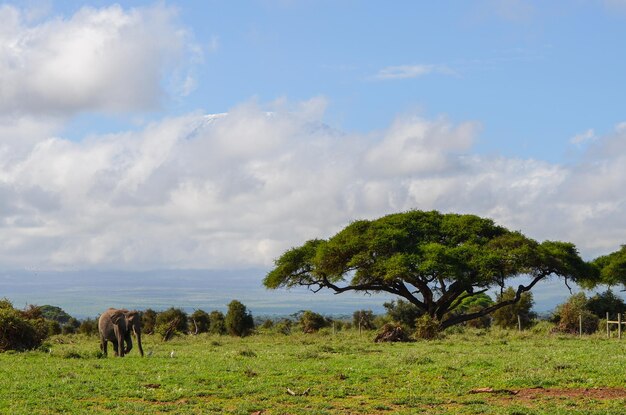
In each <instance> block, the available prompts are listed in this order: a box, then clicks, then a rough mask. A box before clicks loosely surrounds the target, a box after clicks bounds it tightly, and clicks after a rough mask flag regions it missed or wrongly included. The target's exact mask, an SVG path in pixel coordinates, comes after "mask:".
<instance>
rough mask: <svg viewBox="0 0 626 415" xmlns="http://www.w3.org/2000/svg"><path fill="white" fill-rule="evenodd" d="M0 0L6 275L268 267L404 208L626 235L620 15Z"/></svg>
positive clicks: (488, 7) (499, 4)
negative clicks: (286, 254)
mask: <svg viewBox="0 0 626 415" xmlns="http://www.w3.org/2000/svg"><path fill="white" fill-rule="evenodd" d="M0 4H1V5H0V22H2V25H1V26H0V227H1V232H0V246H2V250H0V269H4V270H10V269H20V270H32V271H33V272H36V271H37V270H45V271H51V270H71V271H76V270H111V269H117V270H125V271H145V270H150V269H229V270H233V269H234V270H236V269H250V268H260V269H268V268H269V267H271V265H272V263H273V260H274V259H275V258H277V257H278V256H279V255H280V254H281V253H282V252H283V251H285V250H286V249H288V248H290V247H292V246H296V245H299V244H301V243H303V242H304V241H306V240H308V239H311V238H328V237H330V236H332V235H333V234H334V233H336V232H337V231H339V230H340V229H341V228H343V227H344V226H345V225H346V224H348V223H349V222H350V221H353V220H357V219H364V218H365V219H368V218H376V217H379V216H382V215H385V214H388V213H392V212H398V211H406V210H409V209H423V210H430V209H437V210H440V211H442V212H458V213H472V214H477V215H480V216H485V217H490V218H492V219H494V220H495V221H496V222H497V223H498V224H500V225H503V226H506V227H508V228H509V229H513V230H520V231H522V232H523V233H524V234H525V235H527V236H529V237H532V238H535V239H537V240H539V241H543V240H546V239H551V240H564V241H570V242H574V243H575V244H576V245H577V247H578V248H579V250H580V253H581V255H582V256H583V257H584V258H586V259H592V258H594V257H596V256H598V255H603V254H606V253H609V252H612V251H615V250H617V249H619V247H620V245H621V244H624V243H626V196H625V193H624V189H625V188H626V105H624V97H625V96H626V95H625V92H626V82H625V78H624V74H626V55H625V54H624V53H623V52H624V42H625V41H626V1H623V0H568V1H551V2H544V1H524V0H501V1H496V0H476V1H472V2H467V1H452V0H451V1H438V2H430V1H428V2H426V1H422V2H419V1H397V2H370V1H348V0H346V1H322V0H321V1H310V0H258V1H246V2H244V1H206V0H204V1H184V2H183V1H158V2H153V1H121V2H119V3H111V2H106V1H91V2H84V1H80V2H79V1H36V0H32V1H22V2H6V3H0Z"/></svg>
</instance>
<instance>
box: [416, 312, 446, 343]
mask: <svg viewBox="0 0 626 415" xmlns="http://www.w3.org/2000/svg"><path fill="white" fill-rule="evenodd" d="M439 328H440V327H439V322H438V321H437V320H435V319H434V318H432V317H431V316H429V315H428V314H424V315H423V316H421V317H418V318H417V319H416V320H415V334H414V337H415V338H416V339H419V340H433V339H436V338H437V337H438V336H439Z"/></svg>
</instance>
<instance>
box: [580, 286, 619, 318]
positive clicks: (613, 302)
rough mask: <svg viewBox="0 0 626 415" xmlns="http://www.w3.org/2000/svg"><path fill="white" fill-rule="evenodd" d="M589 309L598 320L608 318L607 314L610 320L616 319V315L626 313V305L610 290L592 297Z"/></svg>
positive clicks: (589, 301) (588, 303)
mask: <svg viewBox="0 0 626 415" xmlns="http://www.w3.org/2000/svg"><path fill="white" fill-rule="evenodd" d="M587 308H588V309H589V311H591V312H592V313H593V314H595V315H596V316H598V318H606V313H609V318H615V315H616V314H618V313H624V312H625V311H626V303H624V301H623V300H622V299H621V298H619V297H618V296H616V295H615V294H614V293H613V291H611V290H610V289H609V290H606V291H605V292H603V293H601V294H596V295H594V296H593V297H591V298H590V299H589V300H588V301H587Z"/></svg>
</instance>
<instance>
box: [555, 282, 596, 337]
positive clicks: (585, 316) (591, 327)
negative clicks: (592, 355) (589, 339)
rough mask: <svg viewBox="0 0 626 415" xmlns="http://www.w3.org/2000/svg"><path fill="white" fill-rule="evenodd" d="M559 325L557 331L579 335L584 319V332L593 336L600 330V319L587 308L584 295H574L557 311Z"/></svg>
mask: <svg viewBox="0 0 626 415" xmlns="http://www.w3.org/2000/svg"><path fill="white" fill-rule="evenodd" d="M556 314H557V315H558V323H557V326H556V330H557V331H559V332H561V333H571V334H578V333H579V330H580V327H579V325H580V319H581V318H582V331H583V333H585V334H592V333H595V332H596V331H597V330H598V324H599V321H600V319H599V318H598V316H596V315H595V314H593V313H592V312H591V311H590V310H589V309H588V308H587V296H585V294H584V293H582V292H581V293H578V294H574V295H572V296H571V297H570V298H569V299H568V300H567V301H566V302H565V303H563V304H561V305H559V306H558V307H557V309H556Z"/></svg>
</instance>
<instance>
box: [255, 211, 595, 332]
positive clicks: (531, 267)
mask: <svg viewBox="0 0 626 415" xmlns="http://www.w3.org/2000/svg"><path fill="white" fill-rule="evenodd" d="M590 268H591V267H590V265H588V264H587V263H586V262H585V261H583V260H582V259H581V258H580V256H579V255H578V252H577V250H576V247H575V246H574V245H573V244H571V243H566V242H554V241H545V242H543V243H537V242H536V241H534V240H532V239H530V238H527V237H525V236H524V235H522V234H521V233H520V232H514V231H509V230H508V229H506V228H504V227H502V226H497V225H496V224H494V222H493V221H492V220H490V219H485V218H481V217H478V216H474V215H459V214H442V213H439V212H437V211H430V212H424V211H418V210H414V211H409V212H405V213H396V214H391V215H388V216H384V217H382V218H379V219H376V220H371V221H370V220H360V221H356V222H353V223H351V224H349V225H348V226H346V227H345V228H344V229H343V230H342V231H340V232H339V233H337V234H336V235H335V236H333V237H332V238H330V239H328V240H321V239H314V240H310V241H307V242H305V243H304V245H302V246H299V247H296V248H292V249H290V250H288V251H286V252H285V253H284V254H283V255H282V256H281V257H280V258H278V259H277V260H276V261H275V267H274V269H273V270H272V271H270V272H269V273H268V274H267V276H266V277H265V279H264V281H263V282H264V285H265V286H266V287H268V288H279V287H287V288H289V287H293V286H306V287H309V288H310V289H311V290H313V291H316V292H317V291H319V290H321V289H322V288H327V289H330V290H332V291H334V292H335V293H342V292H345V291H360V292H387V293H391V294H394V295H397V296H399V297H402V298H404V299H406V300H407V301H409V302H411V303H412V304H414V305H416V306H417V307H418V308H419V309H421V310H422V311H423V312H424V313H425V314H428V315H430V316H431V317H432V318H433V319H435V320H437V321H438V322H439V327H440V328H441V329H444V328H446V327H449V326H452V325H455V324H458V323H461V322H463V321H467V320H471V319H474V318H478V317H481V316H484V315H486V314H488V313H491V312H493V311H495V310H497V309H499V308H501V307H504V306H506V305H509V304H513V303H515V302H517V301H519V299H520V298H521V295H522V293H524V292H526V291H529V290H530V289H531V288H532V287H534V286H535V284H537V283H538V282H539V281H541V280H542V279H544V278H547V277H549V276H551V275H555V276H560V277H563V278H566V279H571V280H573V281H578V280H579V279H583V278H584V277H585V276H586V275H589V273H590V272H591V271H590ZM520 275H529V276H530V277H531V279H530V282H529V283H528V284H527V285H519V286H518V287H517V289H516V290H515V296H514V297H513V298H511V299H506V300H503V301H500V302H496V303H495V304H493V305H491V306H489V307H486V308H484V309H482V310H480V311H478V312H454V313H452V311H458V310H457V308H458V307H459V306H460V304H461V303H462V302H463V301H464V300H465V299H467V298H469V297H472V296H476V295H479V294H481V293H484V292H486V291H487V290H489V289H490V288H494V287H500V288H502V289H503V288H504V287H505V286H506V283H507V280H509V279H510V278H513V277H516V276H520Z"/></svg>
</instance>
